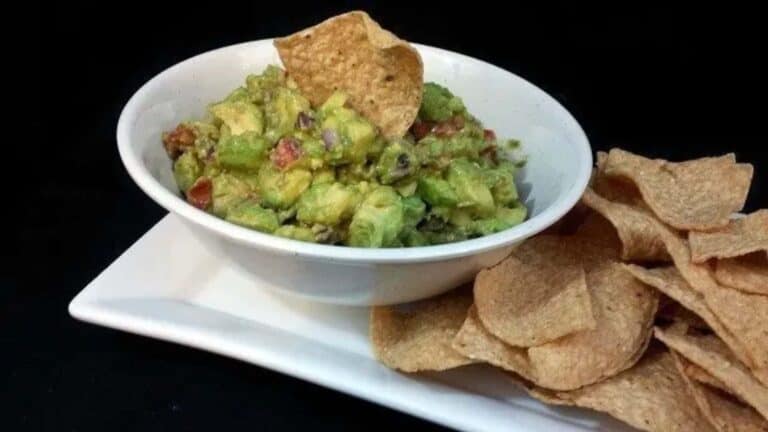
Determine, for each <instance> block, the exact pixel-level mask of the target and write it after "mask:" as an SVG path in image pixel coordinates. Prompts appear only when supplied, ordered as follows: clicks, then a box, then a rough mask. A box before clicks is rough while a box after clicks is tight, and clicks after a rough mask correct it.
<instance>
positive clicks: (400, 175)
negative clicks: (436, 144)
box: [376, 140, 419, 184]
mask: <svg viewBox="0 0 768 432" xmlns="http://www.w3.org/2000/svg"><path fill="white" fill-rule="evenodd" d="M418 168H419V160H418V158H417V156H416V151H415V149H414V148H413V145H412V144H411V143H409V142H407V141H405V140H398V141H394V142H392V143H390V144H389V145H388V146H387V147H385V148H384V151H383V152H382V153H381V156H380V157H379V162H378V163H377V164H376V173H377V174H378V176H379V181H380V182H381V183H382V184H392V183H394V182H396V181H400V180H403V179H407V178H408V177H411V176H413V175H414V174H416V171H417V170H418Z"/></svg>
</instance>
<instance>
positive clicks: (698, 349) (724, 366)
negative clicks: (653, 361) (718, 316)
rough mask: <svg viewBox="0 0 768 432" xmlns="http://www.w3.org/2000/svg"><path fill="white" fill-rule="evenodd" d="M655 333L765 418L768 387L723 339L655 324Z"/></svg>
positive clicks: (767, 410) (767, 415) (767, 408)
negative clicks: (664, 327)
mask: <svg viewBox="0 0 768 432" xmlns="http://www.w3.org/2000/svg"><path fill="white" fill-rule="evenodd" d="M654 333H655V335H656V338H657V339H659V340H661V341H662V342H664V343H665V344H666V345H667V346H668V347H669V348H670V349H673V350H675V351H677V352H678V353H679V354H680V355H682V356H683V357H685V358H686V359H687V360H689V361H690V362H692V363H695V364H697V365H698V366H700V367H701V368H702V369H704V370H705V371H707V372H709V373H710V374H712V376H714V377H715V378H717V379H718V380H720V381H721V382H722V383H724V384H725V385H726V386H728V388H730V389H731V390H733V392H734V393H736V394H737V395H738V396H739V397H740V398H741V399H742V400H744V401H746V402H747V403H748V404H749V405H751V406H752V407H754V408H755V409H756V410H757V412H759V413H760V415H762V416H763V417H765V418H767V419H768V387H765V386H763V385H762V384H761V383H760V382H759V381H758V380H757V379H755V377H754V376H753V375H752V374H751V373H750V371H749V369H748V368H747V367H746V366H745V365H744V364H743V363H741V362H740V361H739V360H738V359H736V357H734V356H733V353H732V352H731V351H730V350H729V349H728V347H727V346H726V345H725V344H724V343H723V341H721V340H720V339H718V338H717V337H715V336H712V335H704V336H698V335H687V334H685V333H682V332H679V331H674V330H669V331H665V330H662V329H660V328H658V327H657V328H656V329H655V330H654Z"/></svg>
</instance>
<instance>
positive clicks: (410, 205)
mask: <svg viewBox="0 0 768 432" xmlns="http://www.w3.org/2000/svg"><path fill="white" fill-rule="evenodd" d="M401 200H402V202H403V225H404V226H406V227H411V228H414V227H416V225H418V224H419V222H421V220H422V219H423V218H424V214H425V213H426V212H427V205H426V204H424V201H422V200H421V199H420V198H419V197H417V196H415V195H412V196H409V197H407V198H402V199H401Z"/></svg>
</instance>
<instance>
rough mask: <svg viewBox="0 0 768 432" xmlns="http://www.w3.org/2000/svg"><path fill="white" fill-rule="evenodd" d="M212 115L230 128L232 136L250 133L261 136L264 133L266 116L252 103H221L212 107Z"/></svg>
mask: <svg viewBox="0 0 768 432" xmlns="http://www.w3.org/2000/svg"><path fill="white" fill-rule="evenodd" d="M211 113H212V114H213V115H214V116H215V117H216V118H217V119H219V120H221V121H222V122H223V123H224V124H225V125H226V126H227V127H228V128H229V132H230V133H231V134H232V135H240V134H241V133H243V132H249V131H251V132H255V133H257V134H259V135H261V134H262V133H264V115H263V114H262V112H261V109H260V108H259V107H257V106H256V105H254V104H252V103H250V102H246V101H234V102H226V101H225V102H220V103H217V104H216V105H213V106H212V107H211Z"/></svg>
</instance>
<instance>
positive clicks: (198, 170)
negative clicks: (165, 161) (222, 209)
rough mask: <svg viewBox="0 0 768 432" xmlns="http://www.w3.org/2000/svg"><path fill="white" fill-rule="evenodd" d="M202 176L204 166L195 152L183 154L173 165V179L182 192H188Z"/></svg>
mask: <svg viewBox="0 0 768 432" xmlns="http://www.w3.org/2000/svg"><path fill="white" fill-rule="evenodd" d="M202 174H203V166H202V164H201V163H200V161H198V160H197V157H196V156H195V153H194V152H191V151H187V152H184V153H182V154H181V156H179V157H178V159H176V161H175V162H174V163H173V177H174V178H175V179H176V185H178V186H179V189H181V191H182V192H186V191H187V189H189V188H190V186H192V185H193V184H194V183H195V180H197V178H198V177H200V176H201V175H202Z"/></svg>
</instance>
